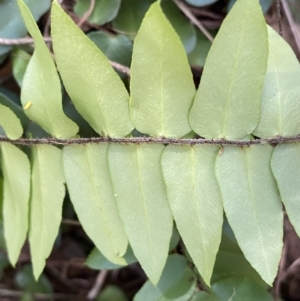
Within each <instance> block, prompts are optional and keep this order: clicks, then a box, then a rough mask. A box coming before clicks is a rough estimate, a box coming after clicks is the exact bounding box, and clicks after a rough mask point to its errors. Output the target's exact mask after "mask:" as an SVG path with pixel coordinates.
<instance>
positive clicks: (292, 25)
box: [281, 0, 300, 54]
mask: <svg viewBox="0 0 300 301" xmlns="http://www.w3.org/2000/svg"><path fill="white" fill-rule="evenodd" d="M281 4H282V10H283V11H284V14H285V16H286V18H287V21H288V23H289V26H290V28H291V31H292V34H293V36H294V40H295V42H296V45H297V48H298V53H299V54H300V36H299V31H298V29H297V27H296V24H295V21H294V19H293V16H292V13H291V10H290V7H289V5H288V3H287V2H286V0H281Z"/></svg>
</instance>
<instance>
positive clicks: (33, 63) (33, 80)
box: [17, 0, 78, 138]
mask: <svg viewBox="0 0 300 301" xmlns="http://www.w3.org/2000/svg"><path fill="white" fill-rule="evenodd" d="M17 1H18V5H19V8H20V11H21V14H22V17H23V19H24V22H25V24H26V27H27V29H28V31H29V33H30V34H31V36H32V37H33V39H34V43H35V51H34V53H33V56H32V58H31V60H30V62H29V63H28V66H27V69H26V72H25V75H24V78H23V85H22V91H21V101H22V105H23V108H24V110H25V113H26V115H27V116H28V117H29V118H30V119H31V120H32V121H34V122H36V123H37V124H38V125H40V126H41V127H42V128H43V129H44V130H45V131H46V132H48V133H50V134H51V135H53V136H54V137H56V138H70V137H72V136H75V135H76V133H77V132H78V126H77V125H76V124H75V123H74V122H73V121H72V120H71V119H69V118H68V117H67V116H66V115H65V114H64V112H63V110H62V96H61V86H60V80H59V77H58V74H57V71H56V68H55V64H54V62H53V59H52V57H51V54H50V52H49V49H48V48H47V46H46V44H45V42H44V40H43V37H42V34H41V33H40V31H39V28H38V26H37V24H36V23H35V21H34V18H33V16H32V15H31V12H30V10H29V9H28V7H27V6H26V4H25V3H24V2H23V1H22V0H17Z"/></svg>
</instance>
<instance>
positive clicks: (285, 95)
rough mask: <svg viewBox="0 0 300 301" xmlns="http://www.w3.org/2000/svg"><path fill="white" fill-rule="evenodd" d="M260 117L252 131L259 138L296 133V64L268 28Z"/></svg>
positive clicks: (299, 69) (299, 106) (299, 70)
mask: <svg viewBox="0 0 300 301" xmlns="http://www.w3.org/2000/svg"><path fill="white" fill-rule="evenodd" d="M268 34H269V53H270V54H269V59H268V68H267V74H266V78H265V83H264V88H263V93H262V100H261V115H260V121H259V123H258V126H257V128H256V129H255V131H254V132H253V133H254V135H255V136H258V137H260V138H270V137H276V136H284V137H286V136H296V135H298V134H300V119H299V112H300V87H299V81H300V65H299V62H298V59H297V57H296V56H295V54H294V52H293V50H292V48H291V47H290V46H289V45H288V43H287V42H286V41H285V40H284V39H283V38H282V37H280V36H279V35H278V34H277V33H276V32H275V31H274V30H273V29H272V28H271V27H268Z"/></svg>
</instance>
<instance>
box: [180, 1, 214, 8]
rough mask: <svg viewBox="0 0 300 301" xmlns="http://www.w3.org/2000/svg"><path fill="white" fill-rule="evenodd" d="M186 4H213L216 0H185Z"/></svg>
mask: <svg viewBox="0 0 300 301" xmlns="http://www.w3.org/2000/svg"><path fill="white" fill-rule="evenodd" d="M185 1H186V2H187V3H188V4H191V5H194V6H199V7H201V6H206V5H210V4H213V3H215V2H217V1H218V0H185Z"/></svg>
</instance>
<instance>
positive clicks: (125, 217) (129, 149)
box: [108, 144, 173, 283]
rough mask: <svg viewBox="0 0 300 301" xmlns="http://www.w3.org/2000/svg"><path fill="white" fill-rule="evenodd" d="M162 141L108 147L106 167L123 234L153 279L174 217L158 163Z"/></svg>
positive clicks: (165, 253)
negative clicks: (149, 143)
mask: <svg viewBox="0 0 300 301" xmlns="http://www.w3.org/2000/svg"><path fill="white" fill-rule="evenodd" d="M163 150H164V146H163V145H161V144H156V145H155V144H153V145H147V144H141V145H118V144H113V145H111V146H110V148H109V155H108V159H109V167H110V171H111V176H112V180H113V184H114V192H115V195H116V198H117V202H118V208H119V212H120V216H121V218H122V221H123V224H124V228H125V231H126V234H127V236H128V239H129V242H130V245H131V247H132V249H133V252H134V255H135V256H136V258H137V259H138V261H139V262H140V264H141V266H142V268H143V269H144V271H145V272H146V274H147V276H148V277H149V278H150V280H151V281H152V282H153V283H157V282H158V280H159V278H160V275H161V273H162V270H163V267H164V265H165V263H166V260H167V256H168V251H169V242H170V239H171V235H172V228H173V221H172V215H171V211H170V208H169V205H168V201H167V195H166V191H165V184H164V181H163V177H162V171H161V166H160V158H161V154H162V152H163Z"/></svg>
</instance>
